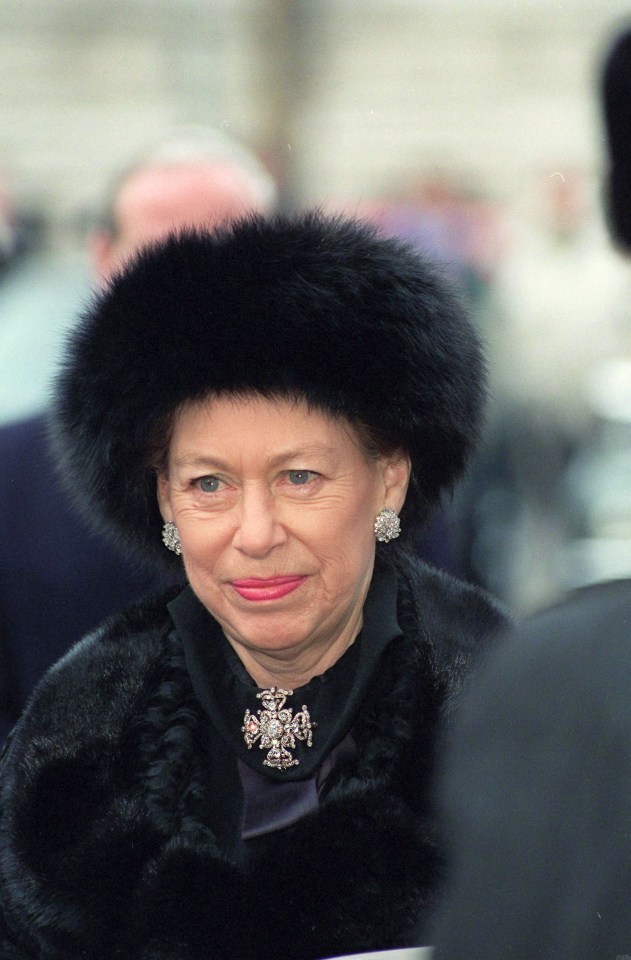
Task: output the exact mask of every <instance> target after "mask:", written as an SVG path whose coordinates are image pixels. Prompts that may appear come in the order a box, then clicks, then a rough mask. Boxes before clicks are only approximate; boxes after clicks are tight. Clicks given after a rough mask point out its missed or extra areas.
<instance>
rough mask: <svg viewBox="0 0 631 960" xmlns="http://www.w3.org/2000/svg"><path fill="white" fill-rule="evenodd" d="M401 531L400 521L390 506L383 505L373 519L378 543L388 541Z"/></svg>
mask: <svg viewBox="0 0 631 960" xmlns="http://www.w3.org/2000/svg"><path fill="white" fill-rule="evenodd" d="M400 533H401V521H400V520H399V518H398V516H397V514H396V512H395V511H394V510H391V509H390V507H384V508H383V510H380V512H379V513H378V514H377V519H376V520H375V537H376V538H377V540H378V541H379V542H380V543H389V542H390V540H395V539H396V538H397V537H398V536H399V534H400Z"/></svg>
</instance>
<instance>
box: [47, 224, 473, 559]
mask: <svg viewBox="0 0 631 960" xmlns="http://www.w3.org/2000/svg"><path fill="white" fill-rule="evenodd" d="M252 391H255V392H259V393H261V394H267V395H279V394H280V395H285V394H288V395H298V396H300V397H304V398H305V399H306V400H307V401H308V402H309V403H310V404H313V405H315V406H316V407H318V408H320V409H323V410H324V411H327V412H330V413H332V414H334V415H342V416H344V417H347V418H348V419H349V420H351V421H361V422H363V423H365V424H367V425H368V426H369V427H371V428H372V429H373V431H376V433H377V434H378V435H379V436H381V437H383V438H385V439H386V441H387V442H388V443H390V444H391V447H392V449H394V448H396V447H399V446H400V447H403V448H404V449H405V450H406V451H407V452H408V454H409V455H410V458H411V461H412V468H413V476H412V482H411V487H410V491H409V494H408V499H407V501H406V505H405V507H404V510H403V512H402V520H404V519H405V520H406V522H407V526H408V529H409V528H411V527H412V526H413V525H414V521H420V520H422V519H424V517H425V515H426V513H427V509H428V507H429V506H430V505H431V504H433V503H434V502H435V501H436V500H437V498H438V497H439V495H440V493H441V492H442V491H443V490H445V489H448V488H450V487H451V486H452V485H453V483H454V481H455V480H456V479H457V478H458V477H459V476H460V474H461V473H462V471H463V468H464V466H465V463H466V461H467V458H468V456H469V454H470V452H471V450H472V448H473V446H474V442H475V440H476V438H477V434H478V429H479V425H480V418H481V407H482V400H483V394H484V364H483V360H482V354H481V349H480V344H479V340H478V337H477V335H476V333H475V330H474V329H473V327H472V325H471V323H470V321H469V319H468V317H467V315H466V312H465V311H464V309H463V306H462V304H461V302H460V299H459V297H458V296H456V295H455V293H454V292H452V290H451V287H450V285H449V284H448V283H447V282H446V280H445V279H444V278H442V277H441V276H440V274H439V273H438V272H437V271H436V269H435V268H434V267H433V266H432V265H431V264H430V263H429V262H427V261H426V260H425V259H424V258H423V257H421V256H419V255H418V254H417V253H416V252H414V251H413V250H412V249H411V247H409V246H408V245H406V244H404V243H402V242H400V241H398V240H394V239H390V238H384V237H381V236H379V234H378V233H377V232H376V231H375V229H374V228H373V227H371V226H367V225H365V224H362V223H358V222H355V221H353V220H348V219H345V218H341V217H326V216H324V215H322V214H318V213H310V214H305V215H301V216H295V217H279V216H274V217H269V218H265V217H258V216H255V217H249V218H247V219H244V220H241V221H239V222H237V223H235V224H233V225H232V226H231V227H229V228H225V229H223V230H220V231H217V232H215V233H212V234H210V233H209V234H199V233H194V234H182V235H180V236H177V237H173V238H171V239H169V240H167V241H165V242H164V243H163V244H161V245H159V246H157V247H155V248H153V249H150V250H148V251H145V252H143V253H141V254H140V255H139V256H138V257H137V258H136V260H135V261H134V262H133V263H132V264H131V265H130V266H129V267H128V268H127V269H126V270H125V271H124V272H123V273H121V274H120V275H119V276H118V277H116V278H115V279H114V281H113V282H112V283H111V285H110V287H109V288H108V289H107V290H106V291H105V292H104V293H103V294H102V295H100V296H99V297H97V298H96V299H95V301H94V303H93V305H92V306H91V308H90V309H89V310H88V311H87V312H86V314H85V315H84V316H83V318H82V320H80V322H79V324H78V325H77V327H76V329H75V330H74V331H73V332H72V334H71V337H70V340H69V344H68V352H67V357H66V360H65V364H64V366H63V367H62V370H61V373H60V375H59V378H58V384H57V395H56V403H55V406H54V412H53V421H52V436H53V440H54V442H55V444H56V447H57V452H58V456H59V460H60V463H61V467H62V471H63V472H64V473H65V475H66V478H67V480H68V483H69V486H70V489H71V490H72V491H74V492H75V495H76V496H77V499H78V502H79V505H80V506H82V507H83V510H84V512H85V513H86V515H87V516H88V517H91V518H92V519H93V520H94V521H95V522H97V523H99V524H100V525H105V527H106V528H108V527H109V528H110V530H112V528H113V530H114V531H116V532H117V533H118V535H119V537H120V536H122V538H123V540H124V541H126V542H127V543H128V544H133V545H135V546H136V547H139V546H140V547H141V548H142V549H143V550H144V552H145V553H146V548H147V546H150V547H155V549H156V550H159V551H160V555H161V556H163V557H164V559H165V560H166V559H167V557H168V556H169V554H168V552H167V551H166V550H165V549H164V547H163V546H162V543H161V536H160V530H161V526H162V520H161V517H160V513H159V510H158V505H157V501H156V482H155V470H152V469H151V467H150V466H148V463H149V461H150V457H149V450H148V447H149V444H150V442H151V438H153V437H155V434H156V424H159V423H166V422H167V421H168V418H169V416H170V414H172V413H173V411H174V410H176V408H177V407H178V406H179V405H180V404H182V403H183V402H184V401H186V400H191V399H195V398H202V397H205V396H207V395H209V394H221V393H233V392H252ZM404 530H405V525H404Z"/></svg>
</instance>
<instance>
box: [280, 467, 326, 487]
mask: <svg viewBox="0 0 631 960" xmlns="http://www.w3.org/2000/svg"><path fill="white" fill-rule="evenodd" d="M317 476H318V474H317V473H314V471H313V470H289V471H288V472H287V479H288V480H289V482H290V483H291V484H293V486H295V487H302V486H304V484H305V483H309V481H310V480H313V478H314V477H317Z"/></svg>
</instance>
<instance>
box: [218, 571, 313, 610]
mask: <svg viewBox="0 0 631 960" xmlns="http://www.w3.org/2000/svg"><path fill="white" fill-rule="evenodd" d="M306 579H307V578H306V577H304V576H300V575H298V574H291V575H290V576H287V577H267V578H259V577H248V578H247V579H245V580H231V581H230V586H231V587H233V588H234V589H235V590H236V591H237V593H238V594H239V596H240V597H243V599H244V600H252V601H254V602H255V603H259V602H260V601H261V600H280V598H281V597H286V596H287V594H288V593H293V591H294V590H296V589H297V588H298V587H299V586H300V584H301V583H302V582H303V580H306Z"/></svg>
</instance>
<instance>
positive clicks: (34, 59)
mask: <svg viewBox="0 0 631 960" xmlns="http://www.w3.org/2000/svg"><path fill="white" fill-rule="evenodd" d="M627 12H628V4H627V3H626V2H624V0H564V2H563V3H550V2H549V0H516V2H504V0H177V2H174V0H108V2H105V0H3V2H2V4H1V5H0V58H1V62H2V78H3V79H2V84H0V169H2V168H4V169H5V170H6V171H8V174H9V176H10V178H11V183H12V185H13V187H14V190H15V192H16V194H17V195H18V198H19V201H20V203H22V204H23V205H25V206H27V207H29V208H31V209H37V210H41V211H43V212H44V213H45V214H46V216H47V217H49V218H50V219H51V221H52V224H53V226H54V227H56V226H58V225H60V224H62V223H64V222H67V221H68V220H69V219H72V217H73V216H75V215H76V212H77V210H80V209H81V208H82V207H83V206H85V205H86V204H89V203H90V202H91V201H92V200H93V198H94V197H96V196H99V195H100V192H101V190H102V186H103V183H104V182H106V180H107V177H108V176H109V174H110V172H111V171H112V169H114V168H116V166H117V164H118V163H119V162H120V160H121V159H122V158H127V157H128V156H129V154H130V152H133V150H134V149H135V148H136V147H137V146H142V145H144V143H145V142H146V141H147V140H148V139H150V138H152V137H153V136H154V135H155V134H156V131H158V130H161V129H162V128H164V127H165V126H166V125H170V124H174V123H182V122H186V123H210V124H216V125H219V126H221V127H224V128H225V129H227V130H229V131H230V132H231V133H232V134H234V135H236V136H239V137H241V138H242V139H244V140H245V141H246V142H248V143H249V144H251V145H252V146H254V147H256V148H258V149H259V150H260V151H261V152H262V153H263V154H264V156H265V157H266V158H267V160H268V162H269V164H270V166H271V167H272V169H273V170H274V172H275V173H276V174H277V176H278V177H279V179H280V181H281V185H282V187H283V190H284V195H285V197H286V200H287V202H288V203H293V202H296V201H298V202H303V201H316V202H322V203H329V202H331V203H335V202H337V201H338V200H339V199H340V198H343V199H344V200H351V201H352V200H354V199H357V200H360V199H364V198H366V197H370V196H373V195H376V194H377V195H383V194H384V193H387V192H397V191H400V190H401V189H402V188H403V186H404V185H405V183H406V181H407V179H408V178H409V177H411V176H412V175H414V176H416V175H418V174H419V172H423V173H427V172H429V173H435V172H437V171H441V170H442V169H445V168H449V169H450V170H451V171H455V172H456V173H457V174H458V175H461V176H462V177H467V178H470V179H471V180H472V181H474V182H475V183H476V184H479V185H480V186H481V188H482V189H484V190H487V191H489V192H491V193H493V194H495V195H499V196H503V195H507V194H510V193H511V192H512V191H514V190H515V189H516V188H517V187H518V185H519V183H520V181H521V180H523V178H524V176H526V175H529V174H530V173H531V172H532V170H533V169H540V170H541V169H550V170H551V171H552V170H557V169H559V168H562V167H563V165H564V164H570V165H572V166H573V167H581V168H586V167H587V168H592V167H593V166H594V165H595V164H597V163H598V162H599V149H598V146H599V138H600V131H599V123H598V120H597V119H595V116H594V113H595V111H594V109H593V98H592V89H593V83H594V73H593V71H594V62H595V60H596V58H597V56H598V54H599V52H600V46H601V45H602V43H603V42H604V41H605V40H606V39H607V38H608V36H609V34H610V33H611V31H612V30H613V29H614V27H615V25H616V24H617V23H618V21H619V20H620V18H621V17H623V16H624V15H626V14H627Z"/></svg>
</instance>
